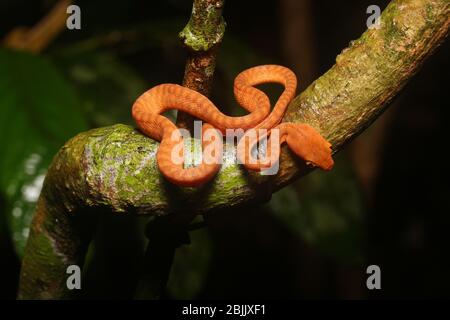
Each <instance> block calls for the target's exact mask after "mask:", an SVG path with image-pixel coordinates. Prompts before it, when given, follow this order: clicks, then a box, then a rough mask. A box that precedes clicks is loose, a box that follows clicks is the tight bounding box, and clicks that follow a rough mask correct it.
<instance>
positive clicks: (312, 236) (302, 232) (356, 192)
mask: <svg viewBox="0 0 450 320" xmlns="http://www.w3.org/2000/svg"><path fill="white" fill-rule="evenodd" d="M342 155H343V154H340V155H339V156H338V157H337V158H338V159H336V164H335V167H334V168H333V170H332V171H331V172H327V173H324V172H321V171H319V170H316V171H314V172H312V173H310V174H309V175H307V176H305V177H304V178H302V179H301V181H299V182H297V183H294V184H292V185H290V186H288V187H286V188H284V189H282V190H280V191H279V192H277V193H275V194H274V195H273V196H272V199H271V201H270V202H269V203H268V204H267V206H268V208H269V209H270V210H271V212H272V213H273V215H274V216H275V217H277V218H278V219H280V220H281V221H282V222H284V224H285V225H286V226H287V227H288V228H289V229H290V230H291V231H292V232H293V233H295V234H298V235H299V236H301V237H302V238H303V239H304V240H305V241H306V242H307V243H309V244H311V245H313V246H316V247H318V248H319V249H320V250H321V251H322V252H324V253H327V254H329V255H332V256H333V257H335V258H337V259H342V260H346V261H360V259H362V258H363V249H364V248H362V244H363V242H364V241H363V240H364V239H363V232H364V231H363V228H364V225H363V219H364V213H365V211H364V206H363V200H362V194H361V192H360V189H359V187H358V184H357V181H356V178H355V176H354V174H353V171H352V168H351V166H350V165H349V163H348V161H346V160H347V159H345V157H343V156H342Z"/></svg>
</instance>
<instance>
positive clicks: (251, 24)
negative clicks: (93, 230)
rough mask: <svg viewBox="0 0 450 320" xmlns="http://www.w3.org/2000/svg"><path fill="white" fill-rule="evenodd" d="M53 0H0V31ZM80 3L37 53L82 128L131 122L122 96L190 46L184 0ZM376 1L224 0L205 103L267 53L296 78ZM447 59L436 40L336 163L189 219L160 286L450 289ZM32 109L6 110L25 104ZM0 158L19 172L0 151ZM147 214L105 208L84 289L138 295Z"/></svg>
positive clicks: (208, 290)
mask: <svg viewBox="0 0 450 320" xmlns="http://www.w3.org/2000/svg"><path fill="white" fill-rule="evenodd" d="M53 4H54V2H53V1H29V0H2V1H1V3H0V36H2V37H3V36H5V35H6V34H7V33H8V32H10V31H11V30H12V29H13V28H15V27H17V26H32V25H34V24H35V23H36V22H37V21H39V19H41V18H42V16H44V15H45V13H46V12H47V11H48V10H49V8H51V6H52V5H53ZM77 4H78V5H79V6H80V7H81V11H82V30H79V31H68V30H66V31H64V32H63V33H62V34H61V35H60V36H59V37H58V38H57V39H56V40H55V41H53V42H52V44H51V45H50V46H49V47H48V48H46V49H45V50H44V51H43V52H42V53H41V54H40V55H39V56H40V57H42V58H43V59H46V61H48V63H50V64H51V65H52V67H54V68H56V69H57V70H58V72H59V73H60V74H61V77H62V78H63V79H64V81H67V83H68V86H70V88H72V89H73V91H74V92H75V94H76V95H77V99H78V100H77V101H79V104H78V109H77V111H76V112H78V113H79V114H81V115H82V117H83V118H84V119H85V122H86V124H87V125H86V126H87V127H86V128H85V127H83V126H80V130H79V131H83V130H85V129H87V128H88V127H98V126H104V125H110V124H114V123H118V122H121V123H129V124H132V121H131V117H130V108H131V105H132V103H133V101H134V99H135V98H136V97H137V96H138V95H139V94H140V93H142V92H143V91H144V90H145V89H147V88H150V87H151V86H153V85H155V84H157V83H162V82H175V83H179V82H181V80H182V76H183V71H184V63H185V59H186V55H187V53H186V51H185V50H184V49H183V48H182V47H181V45H180V43H179V42H178V39H177V33H178V32H179V31H181V29H182V28H183V26H184V25H185V23H186V22H187V20H188V18H189V15H190V10H191V3H190V1H181V0H170V1H147V0H130V1H121V2H119V1H100V0H95V1H94V0H90V1H77ZM371 4H378V5H379V6H380V7H381V8H382V9H384V7H385V6H386V4H387V1H376V2H374V1H365V0H364V1H324V0H315V1H312V0H310V1H306V0H302V1H295V0H280V1H264V2H262V1H258V2H256V1H231V0H229V1H227V2H226V4H225V10H224V17H225V20H226V22H227V29H226V33H225V38H224V41H223V44H222V46H221V49H220V51H219V57H218V66H217V69H216V76H215V83H214V89H213V95H212V100H213V101H215V102H216V103H217V104H218V105H221V106H223V109H224V110H226V112H229V113H234V114H237V112H238V111H237V110H236V109H237V108H238V107H237V105H236V103H235V102H233V97H232V80H233V78H234V77H235V76H236V75H237V73H238V72H239V71H241V70H244V69H245V68H248V67H251V66H253V65H257V64H262V63H276V64H282V65H285V66H288V67H290V68H292V69H293V70H294V71H295V72H296V74H297V75H298V76H299V80H300V88H301V89H303V88H305V87H306V86H307V85H309V84H310V83H311V82H312V81H313V80H314V79H316V78H317V77H319V76H320V75H321V74H323V73H324V72H325V71H326V70H328V69H329V68H330V67H331V66H332V65H333V64H334V59H335V57H336V55H338V54H339V53H340V51H341V50H342V49H344V48H345V47H346V46H348V43H349V42H350V41H351V40H354V39H357V38H358V37H359V36H360V35H361V34H362V33H363V32H364V30H365V29H366V19H367V17H368V14H367V13H366V8H367V6H369V5H371ZM448 56H449V46H448V43H447V44H444V45H443V46H442V47H441V48H439V49H438V50H437V52H436V53H435V54H434V55H433V56H432V57H431V58H430V59H429V60H428V61H427V62H426V64H425V65H424V67H423V68H422V69H421V70H420V72H419V73H418V74H417V75H416V76H415V77H414V78H413V79H412V80H411V81H410V83H409V84H408V85H407V86H406V88H405V89H404V90H403V91H402V92H401V93H400V94H399V95H398V96H397V97H396V99H395V100H394V101H393V103H392V105H391V106H390V108H389V110H388V111H387V112H386V113H385V114H384V115H382V116H381V117H380V118H379V119H378V120H377V121H376V122H375V123H374V124H373V125H372V126H371V127H370V128H369V129H368V130H366V131H365V132H364V133H363V134H362V135H361V136H360V137H358V138H357V139H356V140H355V141H354V142H352V143H351V145H349V146H348V147H347V148H346V149H345V150H344V151H342V152H341V153H340V154H339V155H338V156H337V157H336V159H337V165H336V168H335V169H334V170H333V171H332V172H331V173H323V172H314V173H312V174H310V175H309V176H307V177H305V178H304V179H302V180H301V181H298V182H296V183H294V184H293V185H291V186H289V187H287V188H285V189H283V190H282V191H280V192H278V193H276V194H274V195H273V198H272V200H271V201H270V203H268V204H264V205H262V206H247V207H243V208H240V209H233V210H229V211H224V212H218V213H215V214H214V215H211V216H210V217H209V218H208V224H209V228H207V229H201V230H197V231H194V232H192V233H191V240H192V244H191V245H190V246H186V247H182V248H180V249H179V250H178V252H177V255H176V258H175V263H174V266H173V270H172V271H173V272H172V275H171V278H170V280H169V285H168V288H167V292H166V294H165V295H164V298H167V299H171V298H339V299H348V298H354V299H360V298H374V299H377V298H429V297H449V294H448V289H447V288H448V287H449V286H450V279H449V277H448V276H447V274H448V270H449V267H450V260H449V254H448V249H447V246H448V243H449V239H448V226H449V225H450V217H449V213H450V205H449V201H448V199H449V197H450V187H449V185H450V184H449V180H450V179H449V178H450V176H449V172H448V170H447V167H448V165H447V162H448V157H447V152H446V151H447V150H446V149H447V147H448V138H449V133H448V128H449V127H450V120H449V119H450V117H449V116H450V115H449V112H450V111H449V108H448V107H449V106H448V100H447V99H448V92H447V91H446V89H447V75H448ZM3 63H4V61H3ZM86 79H87V80H86ZM0 83H1V82H0ZM2 90H5V89H2V88H0V94H1V93H2ZM274 90H275V89H274ZM274 90H272V91H274ZM274 92H276V90H275V91H274ZM34 98H35V99H39V96H35V97H34ZM7 107H8V106H5V105H2V104H0V117H3V116H5V117H6V115H5V114H7V113H6V112H3V111H2V109H3V108H4V110H6V109H7ZM57 107H61V106H57ZM27 108H28V106H26V105H24V106H23V108H22V109H20V110H17V112H23V113H24V114H25V115H28V114H30V112H31V111H29V110H28V109H27ZM2 113H3V115H1V114H2ZM41 117H43V115H42V116H41ZM40 119H41V118H40V115H39V112H37V113H34V114H33V121H32V123H34V124H35V126H36V128H37V129H36V128H33V126H31V127H29V130H30V135H31V134H32V132H33V130H37V131H36V132H39V130H45V128H44V129H42V128H41V127H39V124H40V123H41V122H40V121H41V120H40ZM48 121H50V122H51V121H52V120H51V119H47V122H44V124H42V126H44V127H45V123H49V122H48ZM12 122H13V121H12ZM0 129H1V128H0ZM12 132H13V131H8V128H6V127H5V128H3V131H2V134H3V135H2V136H1V139H4V140H2V143H4V142H3V141H10V142H11V141H12V143H15V142H14V139H15V134H13V133H12ZM75 133H76V132H75ZM72 135H73V134H72ZM70 136H71V135H69V136H67V137H66V136H64V137H62V138H63V139H67V138H70ZM44 141H45V139H44ZM63 141H64V140H63ZM30 143H32V142H30ZM61 145H62V143H61V144H59V145H58V146H59V147H60V146H61ZM58 146H57V147H58ZM7 150H8V149H7ZM56 150H57V149H55V150H53V149H52V151H51V152H50V151H49V153H52V154H54V152H55V151H56ZM48 157H49V156H48ZM44 159H45V157H44ZM19 161H20V159H17V162H19ZM44 162H45V161H44ZM1 170H3V171H1V172H8V170H9V172H11V171H14V170H16V171H18V170H19V169H17V168H16V167H14V166H11V167H8V166H7V165H6V164H5V163H3V168H2V169H1ZM14 172H15V171H14ZM7 186H8V184H7V183H4V185H3V187H2V188H3V189H2V190H0V191H1V193H0V196H1V198H0V200H1V203H0V210H1V211H0V214H1V216H0V230H1V231H0V238H1V242H0V297H4V298H14V297H15V294H16V286H17V281H18V273H19V266H20V263H19V260H20V259H19V258H18V254H16V251H15V240H14V239H15V238H14V234H15V232H17V231H18V230H20V228H23V227H24V226H23V223H27V222H26V221H22V222H21V223H22V225H20V223H17V222H16V223H15V222H10V221H11V219H10V218H9V217H10V216H11V212H12V210H13V208H14V206H15V205H14V203H17V201H16V200H17V199H16V200H13V199H12V198H11V196H10V195H8V192H7ZM14 201H16V202H14ZM32 207H33V203H30V204H29V205H28V207H27V208H25V209H24V214H28V215H30V212H32ZM145 223H146V220H145V219H142V218H140V219H137V218H134V217H117V216H111V215H106V216H103V217H102V223H101V227H100V228H99V230H98V233H97V237H96V240H95V245H93V246H92V248H91V250H90V256H89V258H88V261H87V265H86V268H85V274H84V277H83V290H82V293H81V296H82V297H83V298H130V297H132V296H133V291H134V287H135V284H136V281H137V280H138V279H137V276H136V274H138V273H137V270H139V266H140V264H141V262H142V256H143V248H144V246H145V239H144V237H143V234H142V229H143V226H144V225H145ZM16 229H17V230H16ZM18 250H19V251H20V249H18ZM371 264H376V265H379V266H380V268H381V272H382V277H381V279H382V280H381V286H382V289H381V290H375V291H369V290H367V288H366V286H365V282H366V278H367V274H366V272H365V271H366V268H367V266H368V265H371Z"/></svg>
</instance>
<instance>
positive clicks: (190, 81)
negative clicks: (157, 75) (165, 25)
mask: <svg viewBox="0 0 450 320" xmlns="http://www.w3.org/2000/svg"><path fill="white" fill-rule="evenodd" d="M224 2H225V0H194V3H193V6H192V14H191V18H190V20H189V22H188V24H187V25H186V26H185V27H184V29H183V31H181V32H180V39H181V40H182V41H183V44H184V46H185V47H186V48H187V49H188V50H189V56H188V58H187V61H186V67H185V70H184V78H183V86H185V87H188V88H189V89H192V90H195V91H198V92H200V93H201V94H203V95H205V96H209V95H210V93H211V85H212V80H213V77H214V69H215V68H216V56H217V49H218V46H219V44H220V43H221V42H222V38H223V35H224V33H225V21H224V19H223V17H222V10H223V6H224ZM193 120H194V119H193V117H192V116H191V115H189V114H187V113H184V112H178V115H177V125H178V126H179V127H183V128H189V129H192V124H193Z"/></svg>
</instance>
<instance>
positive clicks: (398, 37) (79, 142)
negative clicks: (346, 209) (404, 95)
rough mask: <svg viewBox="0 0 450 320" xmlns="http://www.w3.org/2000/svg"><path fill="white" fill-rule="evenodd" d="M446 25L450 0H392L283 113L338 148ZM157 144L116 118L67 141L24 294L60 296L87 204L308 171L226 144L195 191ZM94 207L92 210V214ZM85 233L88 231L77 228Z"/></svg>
mask: <svg viewBox="0 0 450 320" xmlns="http://www.w3.org/2000/svg"><path fill="white" fill-rule="evenodd" d="M449 24H450V5H449V3H448V1H447V0H394V1H392V2H391V3H390V4H389V6H388V7H387V8H386V9H385V11H384V12H383V14H382V17H381V28H380V29H372V30H368V31H366V32H365V33H364V34H363V35H362V36H361V38H360V39H358V40H357V41H354V42H352V44H351V46H350V47H349V48H347V49H345V50H343V51H342V53H341V54H340V55H339V56H338V57H337V58H336V64H335V65H334V66H333V67H332V68H331V69H330V70H329V71H328V72H327V73H325V74H324V75H323V76H322V77H320V78H319V79H317V80H316V81H315V82H314V83H313V84H311V86H309V87H308V88H307V89H306V90H305V91H304V92H303V93H302V94H300V95H299V96H298V97H297V98H295V99H294V100H293V101H292V103H291V104H290V106H289V110H288V113H287V115H286V117H285V120H286V121H293V122H305V123H308V124H310V125H312V126H313V127H315V128H317V129H318V130H319V131H320V132H321V134H322V135H323V136H324V137H325V138H327V139H328V140H329V141H330V142H331V143H332V144H333V149H334V151H335V152H337V151H339V150H340V149H342V147H343V146H344V145H345V144H346V143H348V142H349V141H351V140H352V139H353V138H354V137H355V136H356V135H357V134H358V133H360V132H361V131H362V130H363V129H364V128H366V127H367V126H369V125H370V123H372V122H373V121H374V120H375V119H376V117H377V116H378V115H379V114H380V113H381V112H382V111H383V110H384V109H385V108H386V107H387V104H388V102H389V101H390V100H391V99H392V98H393V97H394V96H395V95H396V94H397V93H398V92H399V90H400V89H401V88H402V87H403V86H404V85H405V84H406V82H407V81H408V79H410V78H411V77H412V76H413V75H414V74H415V73H416V72H417V70H418V69H419V67H420V66H421V65H422V63H423V61H424V60H425V58H426V57H428V56H429V55H430V54H431V53H432V52H433V50H434V49H435V48H437V47H438V45H439V44H440V43H441V42H442V41H443V40H444V39H445V37H446V35H447V33H448V28H449ZM157 148H158V144H157V143H156V142H154V141H153V140H151V139H149V138H148V137H145V136H143V135H142V134H141V133H139V132H138V131H136V130H135V129H134V128H131V127H128V126H124V125H115V126H111V127H106V128H100V129H95V130H91V131H88V132H84V133H81V134H79V135H77V136H76V137H74V138H73V139H72V140H70V141H69V142H67V143H66V145H65V146H64V147H63V148H61V150H60V151H59V152H58V154H57V155H56V156H55V158H54V161H53V163H52V165H51V166H50V168H49V171H48V173H47V176H46V179H45V182H44V187H43V190H42V192H41V196H40V200H39V204H38V207H37V211H36V215H35V217H34V219H33V222H32V225H31V232H30V237H29V239H28V243H27V246H26V249H25V257H24V260H23V265H22V270H21V279H20V288H19V297H21V298H48V297H52V298H58V297H61V296H64V295H65V294H66V293H67V291H66V287H65V278H66V274H65V268H66V267H67V266H68V265H69V264H80V263H81V262H80V261H81V259H82V258H83V256H84V250H83V246H84V243H85V242H86V241H88V239H89V232H86V230H90V229H89V228H87V229H84V228H82V227H80V226H81V225H82V224H81V223H80V219H81V218H84V217H86V216H88V215H89V213H88V211H89V212H91V210H100V209H101V210H108V211H111V212H115V213H118V214H150V215H167V214H169V213H170V214H171V217H172V218H173V219H183V218H185V217H183V212H184V210H183V209H184V208H186V207H189V208H192V210H193V211H195V212H196V213H197V214H204V213H208V212H209V211H211V210H215V209H218V208H224V207H231V206H235V205H240V204H244V203H248V202H250V201H257V202H261V201H265V200H268V199H269V198H270V195H271V194H272V192H274V191H276V190H278V189H279V188H281V187H282V186H284V185H286V184H288V183H290V182H292V181H293V180H294V179H295V178H297V177H299V176H301V175H304V174H305V173H307V172H308V171H309V170H308V169H307V168H306V167H305V165H304V164H303V163H302V162H300V161H298V160H296V159H294V158H293V157H292V156H291V155H290V153H289V151H288V150H287V149H286V148H283V152H282V155H281V161H280V170H279V172H278V174H277V175H275V176H259V175H258V174H254V173H249V172H247V171H245V170H244V169H242V168H241V167H240V166H239V165H236V164H233V163H232V162H233V161H230V160H234V157H235V153H234V151H235V150H234V148H225V149H226V152H225V155H224V159H225V163H224V165H223V167H222V169H221V171H220V172H219V174H218V176H217V177H216V178H215V179H214V181H212V182H211V183H209V184H208V185H206V186H203V187H201V188H198V189H190V188H179V187H176V186H173V185H171V184H169V183H168V182H166V181H165V180H164V179H163V177H162V176H161V175H160V174H159V172H158V169H157V165H156V162H155V154H156V151H157ZM91 214H92V213H91ZM81 231H84V232H81Z"/></svg>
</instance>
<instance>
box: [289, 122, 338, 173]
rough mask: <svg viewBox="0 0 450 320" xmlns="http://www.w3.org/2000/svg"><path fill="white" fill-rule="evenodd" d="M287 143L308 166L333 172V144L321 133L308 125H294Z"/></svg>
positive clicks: (290, 129)
mask: <svg viewBox="0 0 450 320" xmlns="http://www.w3.org/2000/svg"><path fill="white" fill-rule="evenodd" d="M286 142H287V143H288V145H289V148H290V149H291V150H292V151H293V152H294V153H295V154H296V155H297V156H299V157H300V158H302V159H303V160H304V161H305V162H306V163H307V164H312V165H313V166H315V167H319V168H321V169H322V170H327V171H329V170H331V169H332V168H333V165H334V161H333V158H332V157H331V144H330V143H329V142H328V141H327V140H325V138H323V137H322V136H321V135H320V133H319V132H317V130H316V129H314V128H313V127H311V126H309V125H307V124H294V125H292V127H290V128H289V130H288V135H287V137H286Z"/></svg>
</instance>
